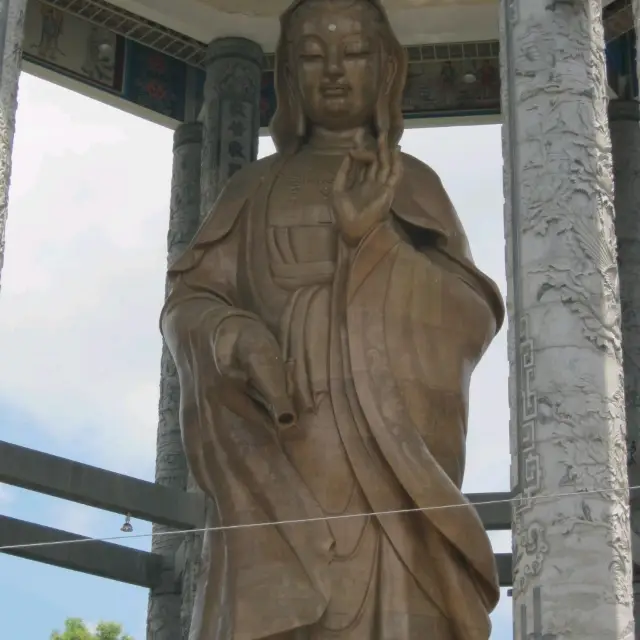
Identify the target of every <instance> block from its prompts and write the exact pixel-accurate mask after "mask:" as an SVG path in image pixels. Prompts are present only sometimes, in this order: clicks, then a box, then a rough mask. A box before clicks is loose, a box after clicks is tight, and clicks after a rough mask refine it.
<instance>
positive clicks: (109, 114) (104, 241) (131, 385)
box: [0, 74, 512, 640]
mask: <svg viewBox="0 0 640 640" xmlns="http://www.w3.org/2000/svg"><path fill="white" fill-rule="evenodd" d="M19 98H20V107H19V110H18V118H17V130H16V138H15V147H14V166H13V179H12V186H11V193H10V216H9V223H8V227H7V249H6V258H5V267H4V272H3V274H2V292H1V294H0V439H2V440H6V441H9V442H14V443H17V444H21V445H25V446H29V447H33V448H36V449H40V450H43V451H47V452H51V453H55V454H57V455H62V456H65V457H68V458H72V459H75V460H80V461H82V462H87V463H90V464H95V465H98V466H102V467H104V468H108V469H112V470H114V471H119V472H123V473H127V474H130V475H133V476H137V477H140V478H145V479H152V478H153V465H154V459H155V430H156V422H157V403H158V379H159V361H160V346H161V343H160V336H159V334H158V331H157V317H158V312H159V309H160V306H161V304H162V298H163V295H164V269H165V257H166V254H165V243H166V233H167V225H168V215H169V192H170V179H171V145H172V132H171V131H169V130H167V129H164V128H162V127H159V126H157V125H154V124H151V123H149V122H146V121H144V120H141V119H139V118H136V117H134V116H131V115H128V114H125V113H122V112H120V111H118V110H116V109H114V108H112V107H108V106H105V105H102V104H100V103H98V102H96V101H94V100H91V99H89V98H85V97H83V96H79V95H77V94H74V93H72V92H70V91H68V90H65V89H62V88H60V87H57V86H54V85H52V84H49V83H47V82H45V81H43V80H39V79H37V78H34V77H33V76H29V75H27V74H23V75H22V78H21V86H20V95H19ZM402 146H403V150H404V151H407V152H408V153H411V154H413V155H416V156H418V157H419V158H421V159H422V160H424V161H426V162H427V163H428V164H430V165H431V166H432V167H433V168H434V169H436V170H437V171H438V172H439V174H440V176H441V177H442V179H443V182H444V184H445V186H446V187H447V189H448V191H449V194H450V195H451V198H452V200H453V202H454V204H455V205H456V207H457V209H458V212H459V214H460V217H461V218H462V220H463V223H464V224H465V227H466V229H467V232H468V234H469V237H470V241H471V246H472V249H473V252H474V256H475V258H476V261H477V262H478V264H479V265H480V267H481V268H482V269H483V270H484V271H486V272H487V273H489V274H490V275H491V276H492V277H493V278H494V279H495V280H496V281H497V282H498V283H499V285H500V287H501V289H502V290H503V292H504V290H505V277H504V240H503V222H502V203H503V197H502V156H501V143H500V128H499V126H482V127H450V128H440V129H421V130H409V131H408V132H407V133H406V134H405V137H404V139H403V142H402ZM271 149H272V147H271V142H270V140H269V139H263V140H261V154H266V153H268V152H270V150H271ZM507 374H508V370H507V359H506V333H505V332H504V331H503V332H502V333H501V335H500V336H499V337H498V339H496V341H495V342H494V344H493V345H492V347H491V349H490V351H489V353H488V354H487V356H486V357H485V359H484V361H483V362H482V363H481V365H480V367H479V368H478V370H477V372H476V374H475V379H474V382H473V387H472V394H471V415H470V427H469V428H470V433H469V440H468V462H467V465H468V466H467V476H466V481H465V489H466V490H467V491H506V490H508V475H509V431H508V417H509V416H508V404H507ZM0 513H3V514H6V515H9V516H13V517H17V518H22V519H25V520H30V521H33V522H37V523H40V524H44V525H48V526H53V527H58V528H61V529H65V530H68V531H72V532H74V533H80V534H83V535H89V536H94V537H108V536H113V535H118V534H119V528H120V526H121V525H122V521H123V520H122V518H121V517H120V516H116V515H112V514H108V513H104V512H101V511H98V510H95V509H90V508H87V507H82V506H79V505H75V504H72V503H69V502H65V501H61V500H56V499H53V498H48V497H45V496H40V495H38V494H34V493H31V492H28V491H22V490H18V489H15V488H12V487H6V486H3V485H0ZM134 527H135V533H147V532H149V531H150V526H149V525H148V524H146V523H141V522H134ZM492 539H493V540H494V547H495V549H496V551H509V550H510V542H509V534H508V533H507V532H504V533H500V534H499V535H494V536H492ZM130 543H131V546H136V547H138V548H142V549H148V548H149V547H150V540H149V539H135V540H131V541H130ZM146 606H147V593H146V592H145V591H144V590H143V589H139V588H137V587H129V586H125V585H120V584H117V583H114V582H112V581H109V580H104V579H99V578H94V577H91V576H85V575H82V574H80V573H75V572H71V571H66V570H63V569H58V568H55V567H49V566H46V565H41V564H38V563H33V562H30V561H27V560H22V559H18V558H12V557H10V556H6V555H2V554H0V620H1V621H2V632H1V635H2V637H3V638H10V639H11V640H48V638H49V634H50V633H51V631H52V630H53V629H54V628H56V627H60V626H61V625H62V623H63V621H64V619H65V618H66V617H69V616H74V617H82V618H84V619H85V620H87V621H88V622H90V623H96V622H98V621H99V620H101V619H110V620H116V621H118V622H121V623H123V624H124V625H125V627H126V629H127V631H128V632H129V633H131V634H132V635H133V636H134V637H135V640H142V639H143V638H144V637H145V633H144V628H145V618H146ZM511 637H512V630H511V603H510V601H509V599H508V598H507V597H506V593H503V599H502V602H501V604H500V606H499V608H498V610H497V611H496V613H495V614H494V632H493V634H492V638H493V639H495V640H507V639H510V638H511Z"/></svg>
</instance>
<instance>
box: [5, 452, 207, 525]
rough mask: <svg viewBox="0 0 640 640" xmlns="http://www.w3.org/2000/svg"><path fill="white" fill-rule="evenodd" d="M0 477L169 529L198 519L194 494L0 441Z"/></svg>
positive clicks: (199, 506)
mask: <svg viewBox="0 0 640 640" xmlns="http://www.w3.org/2000/svg"><path fill="white" fill-rule="evenodd" d="M0 482H3V483H5V484H10V485H13V486H15V487H21V488H23V489H29V490H31V491H37V492H38V493H44V494H45V495H49V496H54V497H56V498H63V499H65V500H70V501H72V502H77V503H78V504H84V505H87V506H89V507H95V508H97V509H104V510H106V511H112V512H114V513H120V514H123V515H124V514H130V515H131V516H132V517H133V518H138V519H140V520H147V521H149V522H154V523H156V524H163V525H166V526H168V527H173V528H175V529H197V528H199V527H202V526H203V523H204V500H203V498H202V497H201V496H199V495H198V494H195V493H186V492H183V491H176V490H175V489H170V488H168V487H163V486H162V485H159V484H155V483H154V482H147V481H146V480H140V479H139V478H132V477H130V476H125V475H122V474H120V473H114V472H113V471H106V470H105V469H100V468H98V467H93V466H91V465H88V464H81V463H80V462H75V461H73V460H68V459H66V458H60V457H58V456H53V455H51V454H49V453H43V452H41V451H36V450H34V449H27V448H26V447H20V446H18V445H15V444H10V443H8V442H2V441H0Z"/></svg>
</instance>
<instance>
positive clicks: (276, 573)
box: [161, 156, 504, 640]
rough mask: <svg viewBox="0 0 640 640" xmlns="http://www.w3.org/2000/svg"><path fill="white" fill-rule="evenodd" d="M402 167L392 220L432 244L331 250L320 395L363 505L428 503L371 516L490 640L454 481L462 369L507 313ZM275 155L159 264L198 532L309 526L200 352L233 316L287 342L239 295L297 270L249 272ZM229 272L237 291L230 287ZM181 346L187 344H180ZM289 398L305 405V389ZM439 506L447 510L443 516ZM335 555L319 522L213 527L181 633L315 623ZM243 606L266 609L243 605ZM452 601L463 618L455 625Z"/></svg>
mask: <svg viewBox="0 0 640 640" xmlns="http://www.w3.org/2000/svg"><path fill="white" fill-rule="evenodd" d="M403 160H404V163H405V174H404V178H403V180H402V182H401V184H400V185H399V187H398V190H397V196H396V199H395V201H394V203H393V206H392V212H393V214H394V216H396V217H397V218H398V219H400V220H401V221H402V222H403V223H404V224H406V225H409V227H413V228H417V229H419V230H423V231H426V232H428V233H429V234H431V236H432V237H433V239H434V241H433V243H432V244H431V245H429V246H426V247H425V248H424V249H423V250H421V251H419V250H417V249H416V248H414V246H411V245H410V244H409V243H407V242H406V241H405V240H404V239H403V237H402V235H401V234H400V233H399V231H398V229H396V228H395V226H394V224H393V223H392V222H391V221H389V222H386V223H384V224H382V225H380V226H379V227H377V228H376V229H374V230H373V231H372V232H371V233H370V234H369V235H368V236H367V237H366V238H365V239H364V240H363V241H362V242H361V243H360V245H359V246H358V248H357V249H356V250H349V249H347V248H346V246H343V247H342V248H341V251H340V255H339V259H338V261H337V263H336V264H335V265H334V268H333V273H331V271H332V269H331V265H326V266H325V271H326V273H323V274H322V277H323V281H330V280H331V278H332V279H333V280H332V283H331V285H330V287H331V303H330V317H329V318H328V320H329V322H328V325H329V327H328V331H329V337H328V350H329V353H328V362H329V395H330V399H331V403H332V406H333V411H334V414H335V418H336V425H337V427H338V429H339V431H340V436H341V439H342V442H343V443H344V447H345V450H346V453H347V456H348V458H349V461H350V464H351V466H352V468H353V472H354V475H355V477H356V479H357V481H358V484H359V486H360V487H361V489H362V492H363V494H364V495H365V496H366V498H367V501H368V502H369V504H370V506H371V509H372V510H373V511H376V512H378V511H391V510H398V509H411V508H415V507H421V508H424V509H425V510H424V511H421V512H414V513H410V514H395V515H391V514H390V515H383V516H379V522H380V526H381V527H382V529H383V531H384V532H385V535H386V536H387V537H388V538H389V540H390V542H391V544H392V545H393V547H394V548H395V550H396V552H397V554H398V556H399V557H400V558H401V559H402V561H403V562H404V564H405V565H406V566H407V568H408V570H409V571H410V572H411V573H412V575H413V576H414V578H415V580H416V581H417V583H418V584H419V585H420V587H421V588H422V589H423V591H424V593H425V594H426V595H427V597H428V598H429V599H430V600H431V601H432V602H433V603H434V605H435V606H436V607H437V608H438V609H439V610H440V611H441V612H442V614H443V615H444V616H446V617H447V618H449V619H450V621H451V626H452V629H453V631H454V634H455V637H456V638H457V639H458V640H486V639H487V638H488V636H489V630H490V623H489V619H488V613H489V612H490V611H491V610H492V609H493V607H494V606H495V604H496V602H497V598H498V582H497V573H496V567H495V561H494V556H493V552H492V549H491V546H490V544H489V541H488V538H487V536H486V533H485V532H484V530H483V527H482V524H481V522H480V519H479V517H478V515H477V513H476V511H475V510H474V509H473V507H471V506H470V505H468V503H467V501H466V499H465V498H464V496H463V495H462V493H461V491H460V486H461V484H462V476H463V470H464V455H465V438H466V428H467V409H468V390H469V381H470V375H471V372H472V371H473V368H474V366H475V365H476V364H477V362H478V361H479V359H480V357H481V356H482V354H483V352H484V350H485V349H486V347H487V346H488V344H489V343H490V341H491V339H492V338H493V336H494V334H495V331H496V330H497V328H499V326H500V325H501V323H502V321H503V317H504V310H503V306H502V299H501V296H500V294H499V292H498V291H497V288H496V287H495V285H494V284H493V282H491V281H490V280H489V279H488V278H486V277H485V276H484V275H483V274H482V273H480V272H479V271H478V270H477V269H476V267H475V266H474V265H473V261H472V259H471V255H470V253H469V249H468V243H467V240H466V237H465V235H464V232H463V230H462V227H461V225H460V222H459V220H458V218H457V215H456V213H455V210H454V209H453V206H452V205H451V202H450V200H449V198H448V196H447V194H446V192H445V190H444V188H443V187H442V185H441V183H440V181H439V179H438V178H437V176H436V175H435V173H434V172H433V171H432V170H431V169H429V168H428V167H426V166H425V165H423V164H422V163H420V162H418V161H417V160H415V159H413V158H411V157H410V156H404V157H403ZM284 162H285V159H284V158H283V157H281V156H274V157H271V158H268V159H265V160H262V161H258V162H256V163H254V164H253V165H251V166H250V167H249V168H248V169H247V170H245V171H243V172H242V173H241V174H237V175H236V176H235V177H234V178H232V179H231V181H230V182H229V184H228V185H227V187H226V189H225V190H224V191H223V193H222V194H221V196H220V198H219V199H218V201H217V203H216V205H215V206H214V209H213V211H212V212H211V214H210V215H209V216H208V217H207V218H206V219H205V221H204V222H203V224H202V226H201V228H200V230H199V231H198V233H197V234H196V237H195V239H194V241H193V243H192V244H191V246H190V248H189V249H188V250H187V251H186V252H185V253H184V254H183V255H182V256H181V257H180V258H179V259H178V260H177V261H176V262H175V263H174V264H173V265H171V267H170V269H169V276H170V279H171V281H172V283H173V289H172V292H171V294H170V296H169V298H168V299H167V302H166V304H165V308H164V310H163V314H162V321H161V327H162V331H163V334H164V336H165V339H166V341H167V344H168V346H169V348H170V350H171V352H172V354H173V356H174V358H175V360H176V365H177V368H178V372H179V376H180V385H181V425H182V430H183V438H184V442H185V448H186V451H187V455H188V458H189V463H190V465H191V468H192V471H193V473H194V475H195V477H196V479H197V481H198V483H199V484H200V486H201V487H202V488H203V489H204V490H205V491H206V493H207V494H208V495H209V496H210V497H211V498H213V502H214V503H215V505H216V512H215V513H213V514H210V523H211V524H216V523H219V524H223V525H236V524H255V523H260V522H277V521H283V520H304V519H309V518H311V519H314V518H321V517H322V509H321V508H320V506H319V505H318V503H317V502H316V500H315V498H314V497H313V495H312V494H311V493H310V492H309V490H308V488H307V487H306V486H305V484H304V482H303V481H302V479H301V477H300V475H299V474H298V472H297V471H296V469H295V468H294V467H293V465H292V464H291V462H290V460H289V459H288V458H287V456H286V455H285V454H284V453H283V450H282V449H281V448H280V447H279V445H278V444H277V441H276V440H275V439H274V438H273V437H272V435H271V433H270V432H269V429H268V427H267V426H266V425H264V424H262V425H258V424H255V423H254V422H252V421H250V420H247V419H243V418H242V417H239V416H237V415H235V414H234V413H232V412H231V411H230V410H229V408H228V407H229V406H230V405H229V403H228V401H227V400H228V398H227V397H224V396H223V394H224V393H225V389H226V388H225V386H224V384H223V383H222V381H221V380H220V375H219V373H218V371H217V369H216V367H215V366H214V363H213V359H212V358H211V357H210V354H211V342H212V338H211V336H212V335H213V334H214V333H215V332H216V331H217V329H218V328H219V326H220V325H221V324H222V323H223V322H226V321H227V320H228V319H229V318H230V317H234V316H235V315H242V316H244V317H245V318H247V319H251V318H254V319H255V321H262V320H264V321H265V323H266V324H267V325H268V326H269V327H270V328H271V329H272V331H273V332H274V334H275V335H278V337H279V338H280V340H281V346H282V347H283V349H285V350H287V349H294V350H295V349H296V348H297V347H295V344H296V340H293V339H292V337H291V335H290V331H289V330H290V326H288V325H287V321H286V318H284V325H283V324H282V323H283V318H280V317H278V318H276V317H272V316H274V312H272V311H271V310H270V309H271V308H272V307H273V305H271V303H270V302H269V301H265V303H264V309H263V307H262V306H261V307H260V313H257V312H256V313H257V315H258V316H259V319H258V318H257V317H255V316H254V315H253V314H252V311H255V310H252V309H248V308H245V307H244V306H243V300H242V297H243V293H242V292H243V291H244V290H245V289H247V288H248V289H253V290H255V289H256V286H255V285H254V286H252V285H251V282H249V281H253V280H254V279H255V280H256V281H257V282H258V283H259V282H261V281H263V280H264V279H265V278H267V279H269V280H271V281H273V280H274V279H276V280H277V279H282V278H285V279H291V278H295V277H301V276H300V274H299V273H298V274H296V273H294V272H293V270H292V272H291V273H288V272H287V273H264V272H263V271H261V272H260V273H255V271H256V270H258V269H260V266H261V265H262V266H263V265H264V264H267V262H265V260H266V258H264V256H263V258H260V256H261V255H262V254H263V253H264V251H265V247H263V246H258V245H256V235H255V233H251V232H250V228H251V226H252V225H254V224H258V225H259V224H264V212H265V211H266V206H267V204H266V202H267V200H268V197H269V194H270V190H271V188H272V185H273V183H274V181H275V179H276V178H277V175H278V172H279V170H280V168H281V167H282V166H283V163H284ZM256 256H257V257H256ZM261 260H262V261H261ZM240 263H242V264H244V265H245V275H244V278H245V280H243V281H242V282H238V281H237V280H236V279H235V278H236V275H235V274H237V273H238V271H239V269H238V268H237V266H238V264H240ZM252 265H253V266H252ZM252 269H253V272H252ZM240 271H242V270H240ZM237 277H241V276H237ZM258 289H259V287H258ZM307 291H308V290H307ZM254 293H255V291H254ZM281 295H282V296H283V297H286V296H289V295H290V294H288V293H286V292H284V291H283V292H282V294H281ZM301 295H302V296H305V295H306V296H311V294H309V293H303V294H301ZM310 299H311V298H310ZM303 303H304V305H308V304H309V303H308V301H305V300H304V299H301V300H296V299H295V294H294V295H293V297H292V298H291V299H290V301H289V304H288V305H284V306H285V307H286V308H288V309H289V311H288V312H287V313H290V314H293V313H294V310H295V308H296V305H297V306H299V305H301V304H303ZM188 306H191V309H187V307H188ZM236 307H237V308H236ZM281 307H282V305H281ZM240 309H242V310H240ZM185 323H186V325H188V326H185ZM203 327H206V332H205V334H202V332H201V331H200V329H201V328H203ZM184 335H189V336H191V338H190V340H189V341H187V343H186V344H185V340H184ZM294 337H295V336H294ZM283 341H285V342H286V344H283V343H282V342H283ZM290 345H293V346H290ZM444 346H446V349H445V348H443V347H444ZM300 349H303V348H302V347H299V348H298V350H300ZM303 350H304V349H303ZM307 382H308V381H307ZM300 386H301V387H302V385H300ZM297 393H298V395H299V396H301V397H302V398H303V399H304V400H305V402H304V404H305V405H306V407H307V408H309V407H313V405H314V389H313V388H312V386H311V385H310V384H308V385H305V386H304V387H303V388H300V389H298V390H297ZM451 505H455V508H445V509H440V508H438V507H445V506H447V507H450V506H451ZM416 541H418V542H416ZM332 545H333V540H332V536H331V532H330V529H329V528H328V527H327V526H326V523H324V522H322V521H321V520H316V521H314V522H311V523H306V524H298V525H278V526H266V527H257V528H249V529H237V530H233V531H232V532H229V533H227V534H225V533H208V534H207V536H206V540H205V551H204V568H203V572H202V575H201V579H200V583H199V587H198V595H197V600H196V610H197V611H198V612H199V616H198V617H197V618H195V619H194V622H193V624H192V631H191V636H190V637H191V640H213V639H214V638H215V639H216V640H218V639H220V640H231V639H233V640H238V639H242V640H245V639H246V640H250V639H253V638H263V637H267V636H269V635H274V634H277V633H281V632H285V631H287V630H291V629H296V628H299V627H301V626H305V625H310V624H313V623H315V622H316V621H317V620H319V619H320V617H321V616H322V614H323V612H324V610H325V609H326V606H327V603H328V601H329V600H330V598H331V593H330V585H329V580H328V566H329V563H330V561H331V549H332ZM214 547H215V549H214ZM214 554H215V555H214ZM434 573H435V574H437V576H434ZM252 602H253V603H255V602H260V603H261V605H260V607H256V610H255V611H250V607H251V603H252ZM462 603H464V604H463V605H462V606H463V607H464V615H459V614H458V613H457V612H458V611H459V607H460V606H461V604H462ZM256 611H263V612H267V613H268V615H265V616H263V617H261V616H260V615H256Z"/></svg>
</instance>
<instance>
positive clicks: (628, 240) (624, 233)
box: [609, 100, 640, 638]
mask: <svg viewBox="0 0 640 640" xmlns="http://www.w3.org/2000/svg"><path fill="white" fill-rule="evenodd" d="M609 127H610V130H611V148H612V155H613V172H614V177H615V180H614V182H615V205H616V235H617V239H618V269H619V270H620V302H621V306H622V351H623V354H624V358H623V359H624V387H625V406H626V416H627V450H628V463H629V464H628V471H629V484H630V485H631V486H637V485H639V484H640V464H639V463H640V457H639V455H638V451H637V449H638V444H639V443H640V106H639V105H638V103H637V102H636V101H635V100H612V101H611V102H610V104H609ZM636 495H637V493H636ZM631 541H632V548H633V554H632V555H633V558H634V560H635V562H636V564H638V563H640V505H639V504H638V500H637V499H635V500H632V501H631ZM638 591H640V584H635V585H634V592H636V595H635V599H636V605H635V608H636V611H637V612H640V601H639V600H638V595H637V592H638ZM638 622H639V621H638V616H637V615H636V637H637V638H640V624H638Z"/></svg>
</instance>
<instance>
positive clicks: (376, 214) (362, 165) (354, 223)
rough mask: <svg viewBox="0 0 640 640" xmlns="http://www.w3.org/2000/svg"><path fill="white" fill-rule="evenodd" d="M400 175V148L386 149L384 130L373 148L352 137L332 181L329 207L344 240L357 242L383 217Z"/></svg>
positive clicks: (360, 139)
mask: <svg viewBox="0 0 640 640" xmlns="http://www.w3.org/2000/svg"><path fill="white" fill-rule="evenodd" d="M401 178H402V156H401V155H400V149H399V148H396V149H394V150H393V151H392V150H390V149H389V143H388V139H387V136H386V134H382V135H381V136H380V137H379V138H378V144H377V149H376V151H371V150H367V149H365V148H364V147H363V144H362V138H361V137H360V138H359V139H358V140H357V141H356V147H355V148H354V149H352V150H351V151H350V152H349V153H348V154H347V155H346V157H345V159H344V161H343V163H342V166H341V167H340V169H339V170H338V174H337V175H336V178H335V181H334V184H333V211H334V214H335V216H336V222H337V223H338V226H339V228H340V230H341V231H342V235H343V237H344V238H345V240H346V241H347V242H349V243H350V244H357V243H358V242H359V241H360V240H361V239H362V238H363V237H364V236H365V235H366V234H367V233H368V232H369V231H370V230H371V229H373V228H374V227H375V226H376V225H378V224H379V223H380V222H382V221H384V220H385V219H386V218H387V216H388V215H389V211H390V209H391V204H392V203H393V198H394V195H395V190H396V187H397V186H398V184H399V182H400V179H401Z"/></svg>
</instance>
